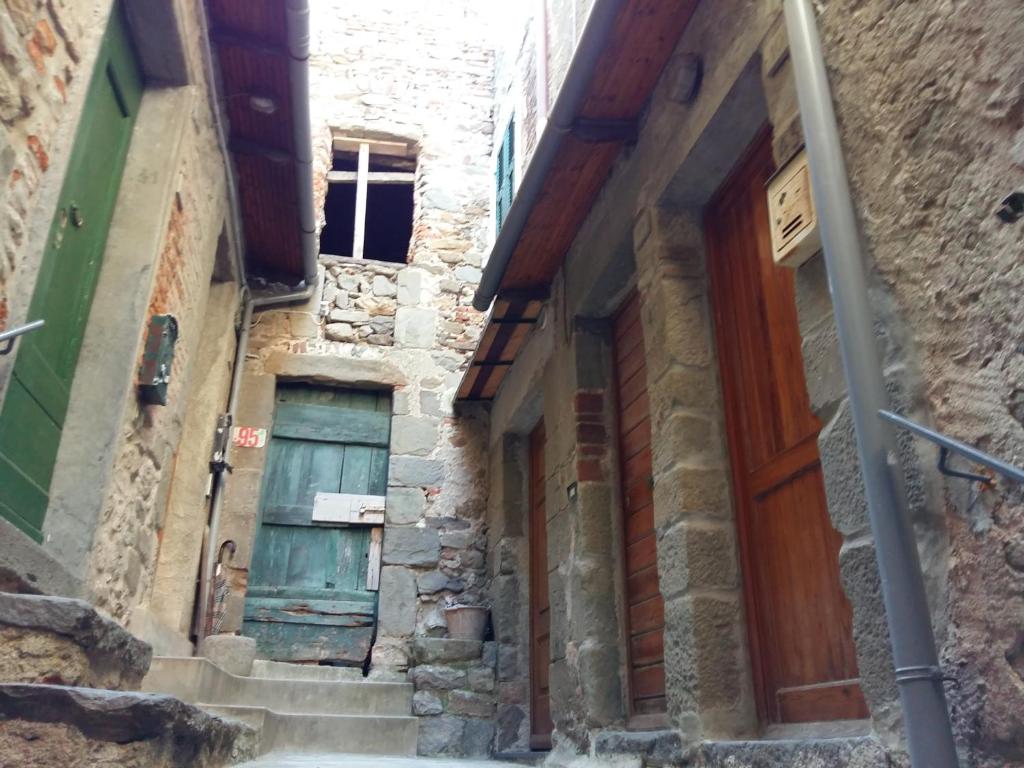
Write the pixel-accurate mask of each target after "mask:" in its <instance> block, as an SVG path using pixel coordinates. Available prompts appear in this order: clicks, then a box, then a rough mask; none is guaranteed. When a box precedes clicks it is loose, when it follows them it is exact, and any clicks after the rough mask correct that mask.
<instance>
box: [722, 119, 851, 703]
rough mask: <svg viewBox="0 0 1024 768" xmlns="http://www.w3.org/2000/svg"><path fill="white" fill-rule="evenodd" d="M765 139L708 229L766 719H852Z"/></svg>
mask: <svg viewBox="0 0 1024 768" xmlns="http://www.w3.org/2000/svg"><path fill="white" fill-rule="evenodd" d="M773 167H774V164H773V159H772V153H771V138H770V135H768V134H767V133H765V134H764V135H762V137H761V138H759V139H758V141H757V142H755V144H754V146H753V147H752V149H751V151H750V152H749V153H748V155H747V157H746V158H744V160H743V161H741V163H740V164H739V165H738V166H737V169H736V170H735V171H734V173H733V174H732V176H731V177H730V179H729V180H728V181H727V182H726V183H725V185H723V187H722V189H721V190H720V191H719V193H718V194H717V196H716V199H715V200H714V201H712V203H711V205H710V206H709V208H708V211H707V215H706V218H705V228H706V232H707V239H708V254H709V258H708V273H709V277H710V286H711V294H712V305H713V310H714V318H715V333H716V338H717V343H718V358H719V366H720V370H721V375H722V391H723V395H724V401H725V417H726V427H727V432H728V442H729V455H730V459H731V464H732V476H733V488H734V497H735V499H736V512H737V528H738V532H739V539H740V550H741V558H742V564H743V578H744V592H745V598H746V604H747V614H748V622H749V624H750V627H749V630H750V646H751V656H752V660H753V665H754V670H755V675H754V677H755V686H756V688H757V697H758V707H759V711H760V713H761V716H762V718H763V719H765V720H767V721H769V722H797V721H803V720H807V719H814V720H828V719H840V718H857V717H863V716H864V715H865V714H866V707H865V705H864V699H863V696H862V695H861V693H860V688H859V685H858V683H857V677H858V672H857V664H856V655H855V649H854V645H853V632H852V616H851V609H850V605H849V602H848V600H847V599H846V595H845V593H844V592H843V589H842V585H841V583H840V580H839V568H838V565H839V547H840V544H841V538H840V536H839V534H837V533H836V532H835V530H834V529H833V528H832V525H831V521H830V519H829V516H828V509H827V503H826V498H825V489H824V482H823V478H822V473H821V465H820V461H819V457H818V446H817V435H818V430H819V428H820V425H819V422H818V419H817V417H816V416H815V415H814V413H813V412H812V410H811V407H810V402H809V399H808V396H807V387H806V383H805V381H804V370H803V360H802V355H801V340H800V333H799V325H798V322H797V313H796V296H795V289H794V279H793V274H792V272H791V271H790V270H788V269H784V268H779V267H776V266H775V264H774V263H773V261H772V257H771V251H770V249H771V245H770V237H769V232H768V225H769V221H768V211H767V201H766V197H765V183H766V181H767V179H768V178H769V176H770V175H771V173H772V170H773Z"/></svg>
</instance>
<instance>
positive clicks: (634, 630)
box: [612, 293, 667, 725]
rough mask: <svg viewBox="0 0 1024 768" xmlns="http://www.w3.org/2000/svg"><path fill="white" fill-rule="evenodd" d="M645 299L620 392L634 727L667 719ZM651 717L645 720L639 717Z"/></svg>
mask: <svg viewBox="0 0 1024 768" xmlns="http://www.w3.org/2000/svg"><path fill="white" fill-rule="evenodd" d="M640 309H641V304H640V297H639V295H638V294H636V293H633V294H632V295H631V296H630V297H629V298H628V299H626V300H625V301H624V302H623V304H622V307H621V308H620V309H619V311H618V312H617V313H616V316H615V318H614V322H613V329H612V336H613V338H614V342H615V349H614V353H615V393H616V404H617V406H618V424H617V427H618V443H619V467H620V479H621V488H622V530H623V547H624V552H623V563H624V568H625V572H626V584H625V592H624V598H625V602H626V605H625V610H624V614H625V624H626V638H627V643H628V645H627V648H626V656H627V668H628V675H627V678H628V701H629V716H630V724H631V725H638V724H643V725H647V724H650V723H654V722H655V721H651V720H650V719H649V716H659V715H664V713H665V712H666V711H667V710H666V708H665V669H664V658H665V649H664V632H665V605H664V601H663V600H662V598H661V587H660V583H659V580H658V544H657V536H656V534H655V531H654V505H653V503H652V496H651V486H652V483H651V473H652V458H651V419H650V410H651V409H650V402H649V399H648V396H647V366H646V357H645V355H646V349H645V347H644V335H643V325H642V324H641V322H640V320H641V318H640ZM641 717H642V718H648V719H647V720H644V721H641V720H638V719H637V718H641Z"/></svg>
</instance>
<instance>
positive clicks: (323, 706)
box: [142, 656, 413, 717]
mask: <svg viewBox="0 0 1024 768" xmlns="http://www.w3.org/2000/svg"><path fill="white" fill-rule="evenodd" d="M142 686H143V689H144V690H147V691H153V692H160V693H168V694H171V695H172V696H177V697H178V698H181V699H183V700H185V701H189V702H192V703H198V702H204V703H207V704H210V705H216V706H242V707H265V708H267V709H273V710H274V711H275V712H279V713H281V714H294V715H378V716H398V717H401V716H408V715H411V714H412V694H413V689H412V685H410V684H409V683H378V682H368V681H365V680H364V681H360V682H350V681H324V680H286V679H272V678H260V677H239V676H237V675H232V674H230V673H228V672H225V671H224V670H223V669H221V668H220V667H218V666H216V665H215V664H213V663H211V662H210V661H209V660H207V659H203V658H173V657H165V656H159V657H157V658H155V659H153V663H152V665H151V667H150V671H149V674H148V675H147V676H146V679H145V680H144V681H143V683H142Z"/></svg>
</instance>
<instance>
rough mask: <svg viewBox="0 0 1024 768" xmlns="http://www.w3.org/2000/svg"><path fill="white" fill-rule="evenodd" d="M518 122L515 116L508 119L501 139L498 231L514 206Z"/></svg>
mask: <svg viewBox="0 0 1024 768" xmlns="http://www.w3.org/2000/svg"><path fill="white" fill-rule="evenodd" d="M515 128H516V123H515V117H514V116H513V117H512V119H510V120H509V121H508V127H507V128H506V129H505V133H504V135H503V136H502V140H501V149H500V150H499V151H498V167H497V170H496V176H497V196H496V199H497V209H496V213H497V216H496V218H497V223H498V231H499V232H500V231H501V226H502V224H504V223H505V217H507V216H508V212H509V209H510V208H511V207H512V198H513V196H514V194H515V188H516V184H515V168H516V162H515V156H516V155H515V153H516V146H515V140H516V139H515V137H516V130H515Z"/></svg>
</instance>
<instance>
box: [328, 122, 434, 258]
mask: <svg viewBox="0 0 1024 768" xmlns="http://www.w3.org/2000/svg"><path fill="white" fill-rule="evenodd" d="M327 182H328V187H327V199H326V201H325V203H324V217H325V220H326V224H325V226H324V229H323V232H322V233H321V235H320V252H321V253H325V254H330V255H334V256H351V257H353V258H356V259H362V258H367V259H375V260H377V261H392V262H398V263H404V262H406V261H408V258H409V243H410V242H411V240H412V220H413V214H414V212H415V199H414V193H415V183H416V157H415V155H414V154H413V151H412V148H411V147H410V146H409V145H408V144H405V143H402V142H390V141H372V140H368V139H350V138H338V139H335V140H334V160H333V163H332V165H331V170H330V172H329V173H328V174H327Z"/></svg>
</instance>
